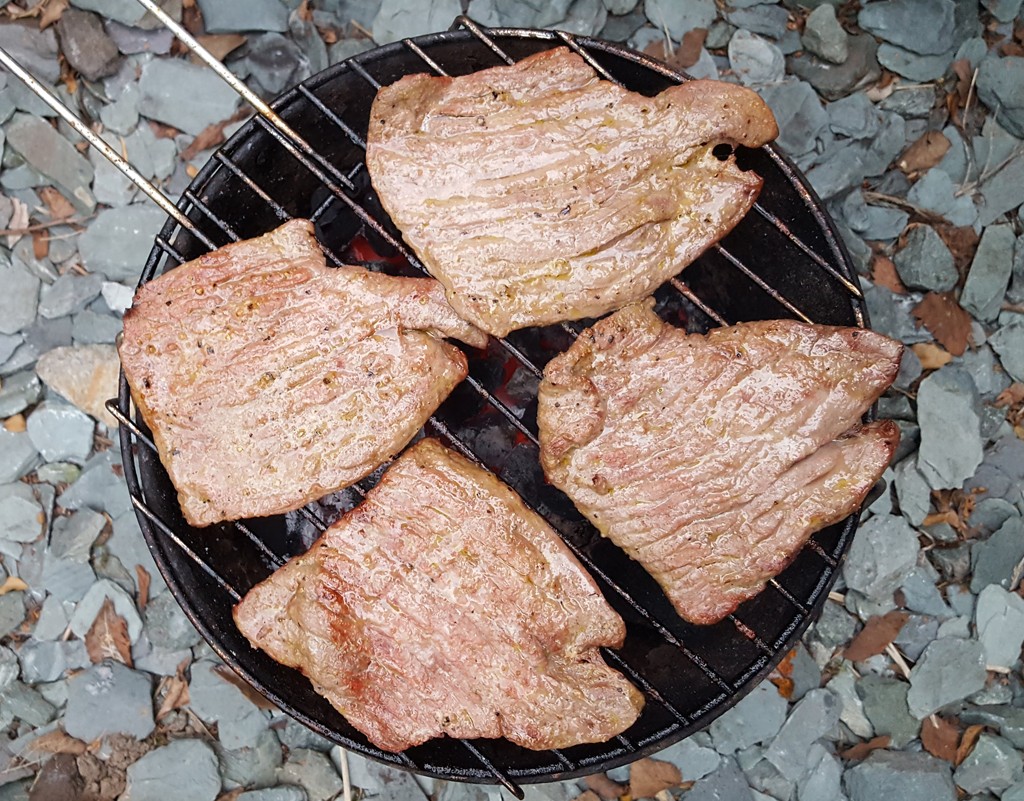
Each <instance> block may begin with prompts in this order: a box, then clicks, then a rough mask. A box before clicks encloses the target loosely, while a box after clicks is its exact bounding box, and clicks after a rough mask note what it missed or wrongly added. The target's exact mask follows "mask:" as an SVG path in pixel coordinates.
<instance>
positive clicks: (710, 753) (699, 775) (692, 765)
mask: <svg viewBox="0 0 1024 801" xmlns="http://www.w3.org/2000/svg"><path fill="white" fill-rule="evenodd" d="M655 758H656V759H660V760H662V761H663V762H671V763H672V764H673V765H675V766H676V767H677V768H679V772H680V773H681V774H682V776H683V781H690V782H692V781H697V780H698V779H703V778H704V777H705V776H707V775H708V774H709V773H711V772H712V771H713V770H715V769H716V768H717V767H718V765H719V763H720V762H721V761H722V757H721V756H720V755H719V753H718V751H716V750H715V749H714V748H709V747H708V746H705V745H700V744H699V743H698V742H697V740H696V739H695V738H693V737H687V738H686V739H685V740H681V741H680V742H678V743H676V744H675V745H670V746H669V747H668V748H666V749H665V750H664V751H659V752H658V753H657V754H656V755H655Z"/></svg>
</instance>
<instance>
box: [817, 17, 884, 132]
mask: <svg viewBox="0 0 1024 801" xmlns="http://www.w3.org/2000/svg"><path fill="white" fill-rule="evenodd" d="M821 7H822V8H825V6H821ZM828 121H829V127H830V128H831V129H832V132H833V133H835V134H838V135H839V136H845V137H848V138H851V139H870V138H872V137H873V136H874V135H875V134H877V133H878V130H879V128H881V127H882V115H881V114H880V113H879V112H878V109H876V108H875V105H874V103H872V102H871V101H870V100H869V99H868V96H867V95H865V94H864V93H863V92H854V93H853V94H851V95H848V96H847V97H844V98H841V99H839V100H836V101H835V102H834V103H829V104H828Z"/></svg>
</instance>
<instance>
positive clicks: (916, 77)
mask: <svg viewBox="0 0 1024 801" xmlns="http://www.w3.org/2000/svg"><path fill="white" fill-rule="evenodd" d="M952 60H953V52H952V50H948V51H946V52H945V53H941V54H939V55H933V56H922V55H920V54H918V53H914V52H912V51H910V50H907V49H906V48H903V47H897V46H896V45H891V44H889V43H888V42H882V44H880V45H879V46H878V63H879V64H881V65H882V66H883V67H885V68H886V69H889V70H892V71H893V72H895V73H896V74H897V75H901V76H903V77H904V78H907V79H908V80H911V81H922V82H923V81H934V80H938V79H939V78H941V77H942V76H943V75H945V74H946V71H947V70H948V69H949V65H950V63H951V62H952Z"/></svg>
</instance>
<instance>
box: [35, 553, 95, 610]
mask: <svg viewBox="0 0 1024 801" xmlns="http://www.w3.org/2000/svg"><path fill="white" fill-rule="evenodd" d="M95 581H96V574H95V573H94V572H93V569H92V567H90V565H89V564H88V563H87V562H80V561H78V560H77V559H65V558H62V557H58V556H54V555H53V554H52V553H51V552H49V551H47V552H46V554H45V555H44V558H43V570H42V586H44V587H46V590H47V591H48V592H49V593H50V595H52V596H54V597H55V598H58V599H59V600H61V601H69V602H77V601H80V600H81V599H82V596H83V595H85V593H86V592H88V591H89V588H90V587H91V586H92V585H93V582H95Z"/></svg>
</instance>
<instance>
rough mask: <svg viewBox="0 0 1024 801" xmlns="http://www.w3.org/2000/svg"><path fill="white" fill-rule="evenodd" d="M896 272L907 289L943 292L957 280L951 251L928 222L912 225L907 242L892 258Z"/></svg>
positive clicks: (950, 287)
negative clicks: (926, 223)
mask: <svg viewBox="0 0 1024 801" xmlns="http://www.w3.org/2000/svg"><path fill="white" fill-rule="evenodd" d="M893 262H894V263H895V264H896V271H897V272H898V273H899V276H900V280H901V281H902V282H903V284H904V286H906V287H907V288H908V289H923V290H933V291H935V292H945V291H947V290H949V289H952V288H953V287H954V286H955V285H956V282H957V278H958V277H959V276H958V273H957V271H956V264H955V263H954V262H953V254H952V253H950V252H949V248H947V247H946V243H945V242H943V241H942V238H941V237H940V236H939V235H938V234H937V233H935V229H934V228H932V227H931V226H930V225H922V224H919V225H913V226H911V227H910V229H909V230H908V233H907V243H906V245H905V246H904V248H903V249H902V250H900V251H899V252H898V253H897V254H896V255H895V256H894V257H893Z"/></svg>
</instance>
